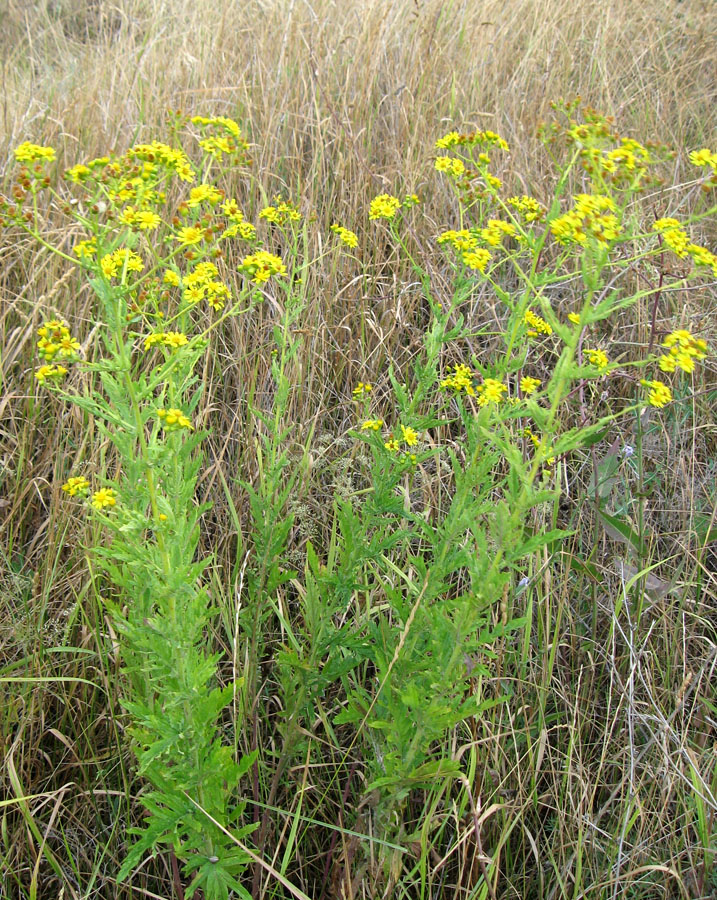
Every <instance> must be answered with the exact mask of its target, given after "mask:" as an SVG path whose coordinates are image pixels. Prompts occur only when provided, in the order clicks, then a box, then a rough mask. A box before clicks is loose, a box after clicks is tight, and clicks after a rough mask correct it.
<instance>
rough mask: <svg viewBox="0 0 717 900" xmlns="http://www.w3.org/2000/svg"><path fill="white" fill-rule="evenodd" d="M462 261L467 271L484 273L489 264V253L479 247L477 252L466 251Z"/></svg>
mask: <svg viewBox="0 0 717 900" xmlns="http://www.w3.org/2000/svg"><path fill="white" fill-rule="evenodd" d="M462 259H463V262H464V263H465V265H467V266H468V268H469V269H477V270H478V271H479V272H485V267H486V266H487V265H488V263H489V262H490V253H489V252H488V251H487V250H485V249H484V248H483V247H479V248H478V249H477V250H467V251H466V252H465V253H463V255H462Z"/></svg>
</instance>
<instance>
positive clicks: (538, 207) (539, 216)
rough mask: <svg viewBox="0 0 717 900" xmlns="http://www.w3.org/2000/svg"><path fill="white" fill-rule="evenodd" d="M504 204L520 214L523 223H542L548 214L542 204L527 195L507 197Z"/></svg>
mask: <svg viewBox="0 0 717 900" xmlns="http://www.w3.org/2000/svg"><path fill="white" fill-rule="evenodd" d="M506 203H507V204H508V206H512V207H513V209H515V210H516V211H517V212H518V213H520V215H521V216H522V217H523V220H524V221H525V222H542V221H543V220H544V219H545V216H546V215H547V212H548V211H547V209H546V208H545V207H544V206H543V204H542V203H539V202H538V201H537V200H536V199H535V197H529V196H528V195H527V194H523V195H522V196H521V197H508V199H507V200H506Z"/></svg>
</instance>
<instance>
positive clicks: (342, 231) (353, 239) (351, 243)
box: [331, 225, 358, 247]
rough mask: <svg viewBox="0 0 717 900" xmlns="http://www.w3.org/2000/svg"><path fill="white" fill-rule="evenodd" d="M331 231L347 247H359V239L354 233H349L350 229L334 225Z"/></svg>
mask: <svg viewBox="0 0 717 900" xmlns="http://www.w3.org/2000/svg"><path fill="white" fill-rule="evenodd" d="M331 231H333V232H334V234H337V235H338V236H339V240H341V241H343V243H344V244H346V246H347V247H358V237H357V236H356V235H355V234H354V232H353V231H349V229H348V228H343V227H342V226H341V225H332V226H331Z"/></svg>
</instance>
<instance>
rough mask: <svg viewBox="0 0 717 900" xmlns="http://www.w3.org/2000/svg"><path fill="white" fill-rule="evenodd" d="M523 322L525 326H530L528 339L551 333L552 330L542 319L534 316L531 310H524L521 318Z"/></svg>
mask: <svg viewBox="0 0 717 900" xmlns="http://www.w3.org/2000/svg"><path fill="white" fill-rule="evenodd" d="M523 321H524V322H525V324H526V325H530V330H529V331H528V336H529V337H537V335H538V334H552V333H553V329H552V328H551V327H550V325H549V324H548V323H547V322H546V321H545V319H542V318H541V317H540V316H538V315H536V314H535V313H534V312H533V310H532V309H526V311H525V315H524V316H523Z"/></svg>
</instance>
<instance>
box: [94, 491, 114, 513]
mask: <svg viewBox="0 0 717 900" xmlns="http://www.w3.org/2000/svg"><path fill="white" fill-rule="evenodd" d="M116 504H117V494H116V492H115V491H114V490H113V489H112V488H100V490H99V491H95V492H94V494H93V495H92V504H91V505H92V506H93V507H94V509H105V508H106V507H110V508H111V507H113V506H116Z"/></svg>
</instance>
